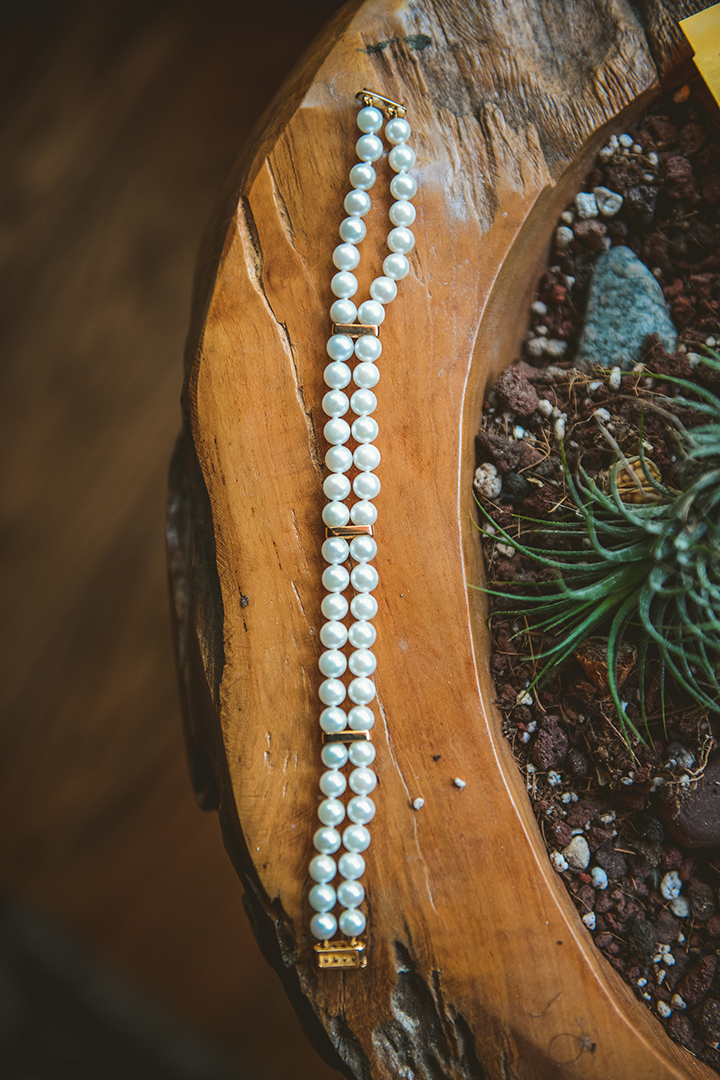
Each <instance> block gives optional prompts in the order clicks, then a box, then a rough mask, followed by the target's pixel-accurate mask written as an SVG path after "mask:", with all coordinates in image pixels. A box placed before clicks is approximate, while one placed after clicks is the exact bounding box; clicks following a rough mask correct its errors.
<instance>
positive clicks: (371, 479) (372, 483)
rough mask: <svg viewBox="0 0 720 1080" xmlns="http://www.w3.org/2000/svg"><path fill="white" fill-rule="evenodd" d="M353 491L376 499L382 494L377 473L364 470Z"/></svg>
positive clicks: (365, 497) (359, 497)
mask: <svg viewBox="0 0 720 1080" xmlns="http://www.w3.org/2000/svg"><path fill="white" fill-rule="evenodd" d="M353 491H354V492H355V494H356V495H357V497H358V499H376V498H377V497H378V495H379V494H380V481H379V479H378V478H377V476H376V475H375V473H371V472H362V473H360V474H359V475H358V476H356V477H355V479H354V480H353ZM329 591H331V590H329Z"/></svg>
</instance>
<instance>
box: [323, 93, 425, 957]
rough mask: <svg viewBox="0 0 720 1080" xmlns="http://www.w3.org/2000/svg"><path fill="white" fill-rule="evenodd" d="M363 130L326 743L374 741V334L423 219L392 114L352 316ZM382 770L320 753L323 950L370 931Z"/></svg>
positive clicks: (367, 129)
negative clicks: (379, 213) (369, 861)
mask: <svg viewBox="0 0 720 1080" xmlns="http://www.w3.org/2000/svg"><path fill="white" fill-rule="evenodd" d="M357 125H358V127H359V129H360V131H361V132H362V134H361V136H360V138H359V139H358V141H357V144H356V150H357V156H358V158H359V159H360V160H359V162H358V163H357V164H356V165H354V166H353V167H352V169H351V170H350V183H351V184H352V190H351V191H350V192H349V193H348V195H347V196H346V197H345V203H344V206H345V211H346V213H347V215H348V216H347V217H346V218H345V219H344V221H343V222H342V224H341V225H340V239H341V241H342V243H340V244H339V245H338V246H337V247H336V248H335V250H334V252H333V263H334V264H335V267H336V268H337V273H336V274H335V275H334V276H333V278H332V281H331V283H330V284H331V289H332V292H333V294H334V295H335V296H336V297H337V299H336V300H335V302H334V303H333V304H332V306H331V308H330V318H331V320H332V322H333V324H335V325H334V329H336V328H337V324H341V325H343V324H344V325H345V326H350V324H354V326H357V327H366V328H369V332H367V331H366V332H364V333H361V334H360V335H359V336H350V333H338V332H334V333H333V335H332V336H331V337H330V339H329V340H328V343H327V352H328V356H329V357H330V363H329V364H328V365H327V367H326V368H325V373H324V378H325V383H326V384H327V386H328V388H329V389H328V392H327V393H326V394H325V396H324V398H323V402H322V407H323V410H324V412H325V413H326V415H327V416H328V417H329V419H328V421H327V423H326V424H325V428H324V435H325V438H326V440H327V442H328V443H329V444H330V449H329V450H328V451H327V453H326V455H325V464H326V466H327V468H328V470H329V475H328V476H327V478H326V479H325V482H324V484H323V490H324V492H325V495H326V496H327V499H328V502H327V504H326V506H325V508H324V510H323V514H322V519H323V522H324V524H325V526H326V529H327V533H328V536H327V539H326V540H325V542H324V544H323V545H322V556H323V559H324V560H325V562H326V563H327V564H328V565H327V567H326V569H325V571H324V573H323V575H322V582H323V586H324V587H325V589H326V590H327V594H326V595H325V597H324V599H323V601H322V605H321V610H322V614H323V616H324V618H325V619H326V620H327V621H326V622H325V623H324V624H323V626H322V629H321V631H320V640H321V642H322V644H323V646H324V648H325V651H324V652H323V653H322V655H321V656H320V661H319V667H320V671H321V673H322V675H323V682H322V683H321V685H320V689H319V697H320V701H321V703H322V705H323V706H324V708H323V710H322V712H321V714H320V727H321V729H322V731H323V732H324V733H325V734H326V735H332V734H336V733H341V732H345V731H347V730H349V731H350V732H367V733H369V732H370V731H371V729H372V727H373V725H374V723H375V717H374V714H373V711H372V709H371V708H370V704H371V702H372V701H373V699H374V697H375V684H374V682H373V680H372V678H371V677H372V675H373V673H374V671H375V667H376V659H375V655H374V653H373V652H372V651H371V648H372V646H373V644H374V643H375V638H376V631H375V627H374V626H373V624H372V620H373V618H374V617H375V615H376V613H377V609H378V605H377V601H376V600H375V598H374V596H373V595H372V593H373V590H374V589H375V587H376V586H377V584H378V574H377V570H376V569H375V567H374V566H373V565H372V563H371V560H372V559H373V558H374V557H375V554H376V552H377V544H376V542H375V540H374V539H373V536H372V526H373V525H374V524H375V521H376V519H377V509H376V507H375V505H374V503H373V500H374V499H375V498H376V496H377V495H378V493H379V491H380V480H379V479H378V477H377V476H376V475H375V469H376V468H377V467H378V465H379V464H380V451H379V450H378V449H377V447H376V446H375V440H376V438H377V435H378V425H377V423H376V421H375V420H374V419H373V417H372V413H373V412H374V411H375V408H376V405H377V399H376V397H375V394H374V393H373V387H375V386H376V385H377V383H378V380H379V378H380V371H379V369H378V367H377V366H376V361H377V360H378V359H379V357H380V354H381V352H382V344H381V342H380V338H379V336H377V335H378V333H379V331H377V330H376V329H375V328H379V327H380V325H381V323H382V322H383V320H384V319H385V307H386V305H387V304H389V303H390V302H391V301H392V300H394V299H395V297H396V295H397V284H396V283H397V282H398V281H400V280H401V279H402V278H404V277H405V276H406V274H407V273H408V271H409V269H410V266H409V263H408V259H407V255H408V253H409V252H410V251H411V250H412V248H413V246H414V243H415V239H414V237H413V234H412V233H411V231H410V229H409V226H410V225H412V223H413V221H414V220H415V208H414V207H413V205H412V203H411V202H410V199H412V198H413V196H414V195H415V193H416V191H417V183H416V181H415V180H414V179H413V177H412V176H410V175H409V173H408V170H409V169H411V168H412V167H413V165H414V164H415V152H414V151H413V150H412V148H411V147H409V146H408V145H407V140H408V138H409V137H410V125H409V124H408V122H407V121H406V120H405V119H401V118H400V117H397V116H393V118H392V119H390V120H389V121H388V123H387V124H386V126H385V137H386V139H387V141H388V142H389V143H390V144H391V146H392V149H391V150H390V153H389V162H390V167H391V168H392V169H393V171H394V172H395V173H396V175H395V176H394V177H393V179H392V182H391V184H390V192H391V194H392V196H393V198H394V199H395V202H394V203H393V204H392V206H391V208H390V214H389V216H390V221H391V223H392V225H393V228H392V229H391V231H390V233H389V235H388V238H387V244H388V247H389V249H390V254H389V255H388V256H387V258H386V259H385V260H384V262H383V274H382V276H380V277H376V278H375V280H374V281H373V283H372V285H371V286H370V299H369V300H365V301H364V302H363V303H361V304H360V305H359V307H356V305H355V303H354V302H353V300H352V299H351V298H352V297H353V296H355V294H356V292H357V289H358V282H357V278H356V277H355V275H354V274H353V272H352V271H353V270H354V269H355V268H356V267H357V265H358V263H359V262H360V252H359V251H358V244H360V243H361V241H362V240H363V239H364V237H365V233H366V227H365V223H364V221H363V220H362V219H363V217H364V216H365V215H366V214H367V213H368V211H369V210H370V206H371V202H370V196H369V195H368V191H369V190H370V188H372V186H373V184H374V183H375V179H376V174H375V170H374V168H373V165H372V163H373V162H375V161H377V160H378V158H380V156H381V155H382V154H383V150H384V147H383V142H382V139H381V138H380V137H379V136H378V132H379V131H380V129H381V127H382V125H383V115H382V113H381V112H380V110H379V109H377V108H375V107H374V106H372V105H368V104H367V103H366V104H365V107H364V108H362V109H361V110H360V112H359V113H358V117H357ZM356 320H357V321H356ZM354 326H353V329H354ZM353 355H354V356H355V358H356V359H357V363H356V364H355V367H354V369H353V370H352V371H351V369H350V367H349V366H348V361H350V359H351V358H352V357H353ZM351 380H352V382H353V383H354V384H355V386H356V387H357V389H356V390H355V391H354V392H353V393H352V396H351V397H350V398H349V399H348V396H347V394H346V393H345V392H344V390H345V388H346V387H347V386H348V385H349V384H350V382H351ZM348 410H350V411H351V413H352V415H354V417H355V419H354V420H352V423H351V424H350V423H348V422H347V421H346V420H345V419H343V417H344V416H345V415H346V414H347V413H348ZM351 439H352V440H354V442H355V444H356V445H355V449H354V450H351V449H349V447H348V446H347V445H346V444H347V443H348V441H349V440H351ZM352 466H354V467H355V468H356V469H357V470H358V472H357V475H356V476H355V478H354V480H353V481H352V484H351V483H350V479H349V478H348V476H347V472H348V470H349V469H350V468H351V467H352ZM351 490H352V492H353V493H354V494H355V496H356V501H354V502H353V503H352V505H348V504H347V502H346V501H345V500H347V499H348V497H349V495H350V492H351ZM349 522H351V523H352V525H353V526H359V527H363V528H364V531H361V530H360V529H357V530H353V531H356V532H357V533H358V535H353V536H352V537H351V539H350V542H349V543H348V541H347V540H346V539H345V538H343V537H342V536H337V535H333V532H334V530H342V529H343V528H344V527H346V526H347V525H348V523H349ZM348 559H349V560H351V565H352V564H354V565H353V567H352V570H351V571H348V569H347V568H346V566H345V565H344V564H345V563H346V562H347V561H348ZM349 586H352V590H353V593H354V595H353V596H352V599H351V600H350V602H349V603H348V599H347V597H346V596H345V595H344V594H345V592H346V590H347V589H348V587H349ZM348 609H349V611H350V614H351V616H352V619H353V620H354V621H353V622H352V623H351V624H350V626H349V627H348V626H346V625H345V623H344V622H343V620H344V619H345V618H346V616H347V614H348ZM346 646H349V647H350V650H351V651H350V655H349V657H348V656H346V654H345V652H343V651H342V650H343V648H344V647H346ZM348 668H349V673H350V676H351V677H350V681H349V684H348V685H347V687H346V685H345V683H344V682H343V681H342V677H343V676H344V675H345V674H346V671H347V669H348ZM346 696H347V697H349V699H350V702H352V706H351V707H350V709H349V711H348V712H347V713H346V712H345V710H344V709H343V708H341V705H342V704H343V702H344V701H345V698H346ZM374 760H375V747H374V746H373V744H372V742H370V741H369V734H368V736H367V741H356V742H351V743H350V744H349V749H348V746H347V745H345V744H344V743H343V742H341V741H336V742H328V743H327V744H326V745H324V746H323V750H322V763H323V765H324V766H325V769H326V770H327V771H326V772H324V773H323V775H322V777H321V779H320V791H321V793H322V796H323V799H322V802H321V803H320V806H319V808H318V817H319V819H320V828H319V829H318V830H317V831H316V833H315V835H314V838H313V843H314V847H315V850H316V851H317V855H315V857H314V858H313V859H312V861H311V863H310V877H311V878H312V879H313V881H314V882H316V884H315V885H314V886H313V887H312V888H311V890H310V896H309V901H310V905H311V907H312V908H313V909H314V911H315V912H316V914H315V915H314V916H313V917H312V920H311V924H310V929H311V931H312V934H313V935H314V936H315V937H316V938H318V939H319V940H320V941H324V942H327V941H329V939H331V938H332V937H333V935H334V934H335V932H336V930H337V929H338V926H339V928H340V932H341V933H342V934H343V935H344V936H345V937H346V938H350V939H354V938H357V936H358V935H359V934H361V933H362V932H363V931H364V929H365V926H366V916H365V914H364V912H363V911H361V910H360V905H361V904H362V903H363V900H364V897H365V889H364V887H363V885H362V883H361V882H360V878H361V877H362V876H363V874H364V873H365V859H364V858H363V852H364V851H366V849H367V848H368V846H369V844H370V832H369V830H368V828H367V826H368V824H369V823H370V822H371V821H372V819H373V817H374V816H375V804H374V802H373V800H372V799H371V798H370V794H371V792H372V791H373V790H374V789H375V786H376V784H377V777H376V775H375V772H374V771H373V769H371V768H370V766H371V765H372V763H373V761H374ZM348 762H349V763H350V765H351V766H352V769H351V772H350V775H349V778H346V776H345V774H344V773H343V772H342V771H341V770H342V769H343V768H344V766H345V765H346V764H348ZM348 786H349V788H350V792H351V793H352V794H351V797H350V798H349V800H348V802H347V805H345V804H344V803H343V802H342V801H341V797H342V796H343V795H344V794H345V792H346V789H347V787H348ZM346 815H347V818H348V819H349V824H347V825H346V826H345V828H344V829H343V831H342V833H341V832H340V831H339V827H340V826H341V824H342V823H343V821H344V820H345V818H346ZM341 849H344V850H343V851H342V853H341V854H340V855H339V857H338V860H337V862H336V860H335V858H334V857H333V856H335V855H336V853H337V852H340V851H341ZM338 872H339V875H340V878H341V881H340V884H339V885H337V887H335V886H334V885H332V884H331V882H334V881H335V879H336V875H337V874H338ZM336 904H337V905H339V907H340V909H341V910H340V914H339V916H337V917H336V915H335V914H333V908H335V906H336Z"/></svg>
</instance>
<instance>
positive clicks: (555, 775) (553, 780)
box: [547, 769, 562, 787]
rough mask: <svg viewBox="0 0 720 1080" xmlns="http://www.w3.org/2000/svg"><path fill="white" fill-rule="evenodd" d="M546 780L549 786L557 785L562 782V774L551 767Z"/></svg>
mask: <svg viewBox="0 0 720 1080" xmlns="http://www.w3.org/2000/svg"><path fill="white" fill-rule="evenodd" d="M547 782H548V784H549V785H550V787H559V786H560V784H562V776H561V775H560V773H559V772H556V771H555V769H551V770H550V772H549V773H548V774H547Z"/></svg>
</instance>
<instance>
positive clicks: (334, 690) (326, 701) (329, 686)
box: [318, 679, 346, 705]
mask: <svg viewBox="0 0 720 1080" xmlns="http://www.w3.org/2000/svg"><path fill="white" fill-rule="evenodd" d="M345 693H346V691H345V683H342V682H340V680H339V679H325V680H324V681H323V682H321V683H320V689H319V690H318V697H319V698H320V700H321V701H322V703H323V705H342V703H343V701H344V700H345Z"/></svg>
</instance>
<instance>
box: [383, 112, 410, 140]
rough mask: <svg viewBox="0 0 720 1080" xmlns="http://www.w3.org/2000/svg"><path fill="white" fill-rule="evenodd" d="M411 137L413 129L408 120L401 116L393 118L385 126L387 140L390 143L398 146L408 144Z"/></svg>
mask: <svg viewBox="0 0 720 1080" xmlns="http://www.w3.org/2000/svg"><path fill="white" fill-rule="evenodd" d="M410 135H411V128H410V125H409V124H408V122H407V120H403V119H402V117H400V116H395V117H393V119H392V120H389V121H388V123H387V124H386V125H385V138H386V139H387V141H388V142H389V143H392V144H393V145H394V146H396V145H397V144H398V143H404V142H407V141H408V139H409V138H410Z"/></svg>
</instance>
